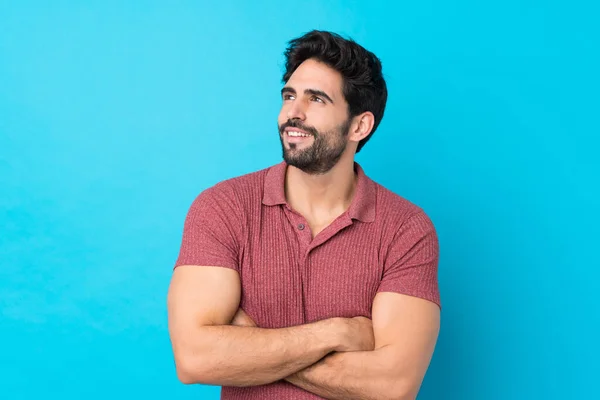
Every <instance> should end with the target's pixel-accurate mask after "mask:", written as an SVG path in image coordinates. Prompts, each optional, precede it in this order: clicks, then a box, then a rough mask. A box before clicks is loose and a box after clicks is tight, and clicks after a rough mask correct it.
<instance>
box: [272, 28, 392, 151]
mask: <svg viewBox="0 0 600 400" xmlns="http://www.w3.org/2000/svg"><path fill="white" fill-rule="evenodd" d="M284 55H285V73H284V74H283V83H286V82H287V81H288V80H289V79H290V76H291V75H292V74H293V73H294V71H295V70H296V68H298V67H299V66H300V64H302V63H303V62H304V61H306V60H308V59H315V60H317V61H320V62H322V63H324V64H326V65H327V66H329V67H331V68H333V69H335V70H336V71H338V72H339V73H340V74H341V75H342V77H343V82H344V83H343V88H342V92H343V94H344V98H345V99H346V102H347V103H348V113H349V116H350V118H352V117H355V116H357V115H358V114H360V113H363V112H365V111H370V112H372V113H373V115H374V117H375V121H374V124H373V130H372V131H371V132H370V133H369V135H368V136H367V137H365V138H364V139H362V140H361V141H360V142H359V143H358V147H357V149H356V152H357V153H358V152H359V151H360V149H361V148H362V147H363V146H364V145H365V143H367V141H368V140H369V139H370V138H371V136H372V135H373V133H374V132H375V130H376V129H377V126H379V122H381V119H382V118H383V112H384V110H385V103H386V101H387V87H386V84H385V79H383V74H382V73H381V61H380V60H379V59H378V58H377V56H375V54H373V53H371V52H370V51H368V50H367V49H365V48H364V47H362V46H361V45H359V44H358V43H356V42H355V41H353V40H352V39H344V38H342V37H341V36H340V35H338V34H336V33H333V32H326V31H317V30H313V31H310V32H308V33H306V34H305V35H303V36H301V37H298V38H296V39H292V40H290V41H289V43H288V47H287V49H286V50H285V52H284Z"/></svg>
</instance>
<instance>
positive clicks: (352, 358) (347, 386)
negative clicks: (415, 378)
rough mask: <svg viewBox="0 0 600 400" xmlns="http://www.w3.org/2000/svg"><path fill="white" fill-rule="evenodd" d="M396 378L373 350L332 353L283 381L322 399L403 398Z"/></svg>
mask: <svg viewBox="0 0 600 400" xmlns="http://www.w3.org/2000/svg"><path fill="white" fill-rule="evenodd" d="M379 350H383V349H379ZM397 375H398V374H397V373H396V371H395V369H394V367H393V365H391V361H390V360H389V359H387V358H386V357H385V356H384V355H383V354H382V353H381V352H380V351H378V350H374V351H356V352H343V353H333V354H331V355H329V356H327V357H325V358H324V359H323V360H321V361H319V362H318V363H316V364H314V365H312V366H310V367H308V368H305V369H303V370H301V371H299V372H297V373H295V374H293V375H291V376H289V377H287V378H286V381H288V382H290V383H292V384H293V385H295V386H298V387H301V388H302V389H304V390H307V391H309V392H312V393H314V394H316V395H319V396H321V397H324V398H326V399H373V400H375V399H377V400H379V399H403V398H405V397H404V393H402V392H401V382H399V381H398V379H397Z"/></svg>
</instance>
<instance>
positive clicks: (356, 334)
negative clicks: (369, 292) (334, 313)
mask: <svg viewBox="0 0 600 400" xmlns="http://www.w3.org/2000/svg"><path fill="white" fill-rule="evenodd" d="M343 320H344V322H345V326H346V335H345V337H346V340H345V341H344V343H343V345H342V346H341V347H340V348H338V349H337V351H372V350H374V349H375V336H374V334H373V324H372V323H371V320H370V319H369V318H365V317H354V318H343Z"/></svg>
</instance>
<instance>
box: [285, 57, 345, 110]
mask: <svg viewBox="0 0 600 400" xmlns="http://www.w3.org/2000/svg"><path fill="white" fill-rule="evenodd" d="M342 83H343V79H342V75H341V74H340V73H339V72H337V71H336V70H334V69H333V68H331V67H329V66H327V65H325V64H323V63H321V62H319V61H315V60H312V59H309V60H306V61H304V62H303V63H302V64H300V66H299V67H298V68H296V70H295V71H294V73H293V74H292V75H291V76H290V79H289V80H288V81H287V84H286V86H291V87H293V88H294V89H295V90H296V91H298V92H301V91H303V90H305V89H316V90H322V91H324V92H325V93H327V94H328V95H329V96H331V98H332V99H333V101H336V100H340V99H343V96H342Z"/></svg>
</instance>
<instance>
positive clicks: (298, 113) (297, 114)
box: [287, 100, 306, 121]
mask: <svg viewBox="0 0 600 400" xmlns="http://www.w3.org/2000/svg"><path fill="white" fill-rule="evenodd" d="M287 117H288V119H299V120H302V121H304V120H305V119H306V111H305V106H304V104H303V103H302V101H300V100H294V102H293V103H292V104H291V106H290V108H288V112H287Z"/></svg>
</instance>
